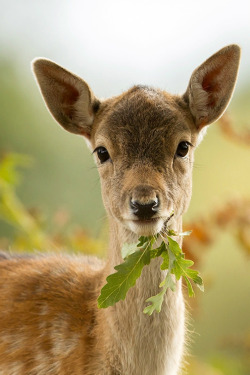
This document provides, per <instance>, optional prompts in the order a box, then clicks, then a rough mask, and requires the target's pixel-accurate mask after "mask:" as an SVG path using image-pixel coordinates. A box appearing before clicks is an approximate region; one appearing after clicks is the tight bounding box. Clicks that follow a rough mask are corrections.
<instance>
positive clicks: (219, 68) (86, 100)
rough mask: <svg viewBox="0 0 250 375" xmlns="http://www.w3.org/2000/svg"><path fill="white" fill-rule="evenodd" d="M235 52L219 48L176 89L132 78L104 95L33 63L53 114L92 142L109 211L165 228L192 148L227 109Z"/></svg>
mask: <svg viewBox="0 0 250 375" xmlns="http://www.w3.org/2000/svg"><path fill="white" fill-rule="evenodd" d="M239 59H240V49H239V47H238V46H236V45H231V46H228V47H225V48H223V49H222V50H220V51H219V52H217V53H216V54H214V55H213V56H212V57H210V58H209V59H208V60H207V61H205V62H204V63H203V64H202V65H201V66H199V67H198V68H197V69H196V70H195V71H194V73H193V74H192V76H191V79H190V82H189V85H188V88H187V91H186V93H185V94H184V95H183V96H180V97H179V96H172V95H169V94H167V93H166V92H164V91H160V90H154V89H151V88H148V87H143V86H135V87H133V88H132V89H131V90H129V91H127V92H126V93H124V94H122V95H121V96H118V97H116V98H112V99H109V100H106V101H103V102H100V101H99V100H98V99H96V98H95V96H94V94H93V93H92V91H91V89H90V88H89V86H88V85H87V83H86V82H85V81H83V80H82V79H80V78H79V77H77V76H75V75H74V74H72V73H70V72H68V71H67V70H65V69H63V68H62V67H60V66H58V65H56V64H55V63H53V62H51V61H49V60H44V59H38V60H36V61H35V62H34V65H33V67H34V73H35V76H36V78H37V81H38V84H39V86H40V89H41V92H42V95H43V97H44V99H45V102H46V104H47V106H48V108H49V110H50V111H51V113H52V115H53V116H54V118H55V119H56V120H57V121H58V122H59V124H60V125H61V126H63V127H64V128H65V129H66V130H68V131H70V132H73V133H77V134H80V135H83V136H84V137H85V138H86V139H87V141H88V143H89V145H90V146H91V148H92V149H93V150H94V154H95V158H96V163H97V165H98V167H99V168H98V170H99V172H100V176H101V184H102V195H103V201H104V205H105V207H106V210H107V212H108V214H109V215H110V216H112V217H113V218H115V219H116V220H117V221H119V222H120V223H121V224H122V225H124V226H125V227H126V228H128V229H129V230H130V231H132V232H134V233H136V234H138V235H149V234H155V233H158V232H160V231H161V230H162V229H164V226H165V223H166V221H167V220H168V218H169V216H170V214H171V212H172V211H174V214H175V215H176V216H177V217H178V216H180V215H182V213H183V212H184V211H185V210H186V208H187V206H188V204H189V200H190V197H191V184H192V182H191V172H192V164H193V152H194V148H195V146H196V145H197V144H198V143H199V141H200V140H201V138H202V134H203V133H204V132H203V129H205V126H206V125H209V124H211V123H212V122H214V121H216V120H217V119H218V118H219V117H220V116H221V115H222V114H223V112H224V111H225V109H226V107H227V105H228V103H229V101H230V98H231V95H232V92H233V89H234V85H235V82H236V78H237V71H238V66H239Z"/></svg>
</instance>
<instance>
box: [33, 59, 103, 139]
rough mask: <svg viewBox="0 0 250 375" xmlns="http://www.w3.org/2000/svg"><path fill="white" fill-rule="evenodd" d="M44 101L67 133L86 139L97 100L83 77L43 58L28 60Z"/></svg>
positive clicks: (89, 133) (89, 131) (96, 106)
mask: <svg viewBox="0 0 250 375" xmlns="http://www.w3.org/2000/svg"><path fill="white" fill-rule="evenodd" d="M32 65H33V71H34V74H35V77H36V79H37V82H38V85H39V87H40V89H41V93H42V95H43V98H44V100H45V103H46V105H47V107H48V109H49V111H50V112H51V114H52V115H53V117H54V118H55V119H56V121H57V122H58V123H59V124H60V125H61V126H63V127H64V128H65V129H66V130H68V131H69V132H71V133H75V134H80V135H83V136H85V137H86V138H87V139H90V135H91V129H92V124H93V121H94V114H95V112H96V109H97V108H98V106H99V101H98V100H97V99H96V98H95V96H94V95H93V93H92V91H91V89H90V88H89V86H88V85H87V83H86V82H85V81H83V80H82V79H81V78H79V77H77V76H76V75H74V74H72V73H70V72H69V71H67V70H65V69H64V68H62V67H61V66H59V65H57V64H55V63H54V62H52V61H50V60H47V59H35V60H34V61H33V63H32Z"/></svg>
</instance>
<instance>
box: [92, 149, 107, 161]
mask: <svg viewBox="0 0 250 375" xmlns="http://www.w3.org/2000/svg"><path fill="white" fill-rule="evenodd" d="M94 152H96V153H97V156H98V158H99V160H100V162H101V163H105V161H107V160H109V159H110V156H109V153H108V151H107V150H106V148H105V147H97V148H96V149H95V151H94Z"/></svg>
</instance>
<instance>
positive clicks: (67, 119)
mask: <svg viewBox="0 0 250 375" xmlns="http://www.w3.org/2000/svg"><path fill="white" fill-rule="evenodd" d="M239 60H240V48H239V47H238V46H237V45H230V46H227V47H225V48H223V49H221V50H220V51H218V52H217V53H215V54H214V55H213V56H212V57H210V58H209V59H208V60H206V61H205V62H204V63H203V64H202V65H200V66H199V67H198V68H197V69H196V70H195V71H194V72H193V74H192V76H191V79H190V82H189V84H188V88H187V90H186V92H185V94H184V95H182V96H177V95H170V94H168V93H166V92H165V91H162V90H159V89H153V88H150V87H147V86H134V87H132V88H131V89H130V90H128V91H127V92H125V93H123V94H122V95H120V96H117V97H114V98H111V99H107V100H98V99H97V98H96V97H95V96H94V94H93V92H92V91H91V89H90V88H89V86H88V85H87V83H86V82H85V81H83V80H82V79H80V78H79V77H77V76H76V75H74V74H72V73H70V72H69V71H67V70H65V69H63V68H62V67H60V66H58V65H57V64H55V63H53V62H52V61H49V60H46V59H37V60H35V61H34V63H33V69H34V73H35V76H36V79H37V82H38V85H39V86H40V89H41V93H42V95H43V97H44V100H45V102H46V104H47V106H48V109H49V110H50V112H51V114H52V115H53V116H54V118H55V119H56V120H57V122H58V123H59V124H60V125H61V126H63V127H64V128H65V129H66V130H68V131H70V132H72V133H76V134H79V135H83V136H84V137H85V139H86V140H87V142H88V145H89V147H90V148H91V150H93V153H94V156H95V161H96V163H97V166H98V171H99V174H100V178H101V187H102V196H103V202H104V205H105V208H106V210H107V214H108V219H109V224H110V244H109V254H108V260H107V262H106V263H105V264H104V263H103V262H102V261H100V260H98V259H97V258H95V257H84V256H68V255H64V256H61V255H45V256H41V257H38V256H34V257H23V258H22V257H16V256H11V255H7V254H6V255H4V253H2V254H1V255H0V259H1V260H2V261H1V262H0V295H1V298H0V375H80V374H81V375H83V374H84V375H142V374H143V375H149V374H150V375H152V374H154V375H176V374H178V373H180V369H181V363H182V354H183V347H184V341H185V318H184V315H185V313H184V310H185V309H184V302H183V296H182V286H181V281H179V282H178V283H177V290H176V291H175V292H172V291H171V290H168V291H167V293H166V296H165V300H164V303H163V307H162V311H161V312H160V313H159V314H158V313H154V314H153V315H152V316H148V315H144V314H143V313H142V310H143V306H144V302H145V300H146V299H147V298H148V297H150V296H152V295H155V294H157V293H158V287H159V283H160V282H161V280H162V272H163V271H160V268H159V260H158V259H155V261H153V262H152V263H151V264H150V265H149V266H147V267H145V269H144V270H143V272H142V275H141V277H140V278H139V280H138V281H137V283H136V285H135V286H134V287H133V288H132V289H130V290H129V292H128V294H127V296H126V299H125V301H121V302H119V303H117V304H116V305H114V306H112V307H109V308H107V309H101V310H99V309H98V308H97V297H98V295H99V293H100V289H101V287H102V286H103V285H104V284H105V278H106V277H107V275H108V274H110V273H113V272H114V271H113V267H114V266H115V265H117V264H119V263H121V261H122V258H121V246H122V245H123V243H125V242H127V243H136V242H137V240H138V237H139V236H140V235H145V236H147V235H152V234H157V233H159V232H161V231H163V230H164V227H165V223H166V222H167V220H168V219H169V217H170V214H171V212H172V211H174V216H173V217H172V218H171V220H170V223H171V227H172V228H173V229H174V230H176V231H181V227H182V214H183V213H184V212H185V211H186V209H187V207H188V205H189V201H190V197H191V184H192V182H191V181H192V180H191V174H192V165H193V158H194V156H193V153H194V149H195V148H196V146H197V145H198V144H199V143H200V141H201V139H202V137H203V135H204V131H205V129H206V126H207V125H209V124H211V123H212V122H214V121H216V120H217V119H218V118H219V117H220V116H221V115H222V114H223V112H224V111H225V109H226V107H227V105H228V103H229V101H230V98H231V95H232V93H233V90H234V86H235V82H236V78H237V72H238V66H239ZM178 241H179V244H181V239H180V238H178Z"/></svg>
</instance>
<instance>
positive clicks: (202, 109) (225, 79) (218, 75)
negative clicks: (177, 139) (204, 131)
mask: <svg viewBox="0 0 250 375" xmlns="http://www.w3.org/2000/svg"><path fill="white" fill-rule="evenodd" d="M239 61H240V48H239V47H238V46H237V45H230V46H227V47H225V48H223V49H221V50H220V51H218V52H217V53H215V54H214V55H213V56H211V57H210V58H209V59H208V60H206V61H205V62H204V63H203V64H202V65H200V66H199V67H198V68H197V69H196V70H195V71H194V72H193V74H192V76H191V79H190V82H189V85H188V88H187V91H186V93H185V94H184V98H185V100H187V101H188V103H189V108H190V111H191V113H192V115H193V117H194V119H195V123H196V126H197V128H198V129H201V128H203V126H205V125H209V124H211V123H212V122H214V121H216V120H217V119H219V118H220V117H221V116H222V114H223V113H224V111H225V110H226V108H227V106H228V104H229V102H230V99H231V96H232V93H233V90H234V86H235V83H236V79H237V73H238V68H239Z"/></svg>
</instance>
